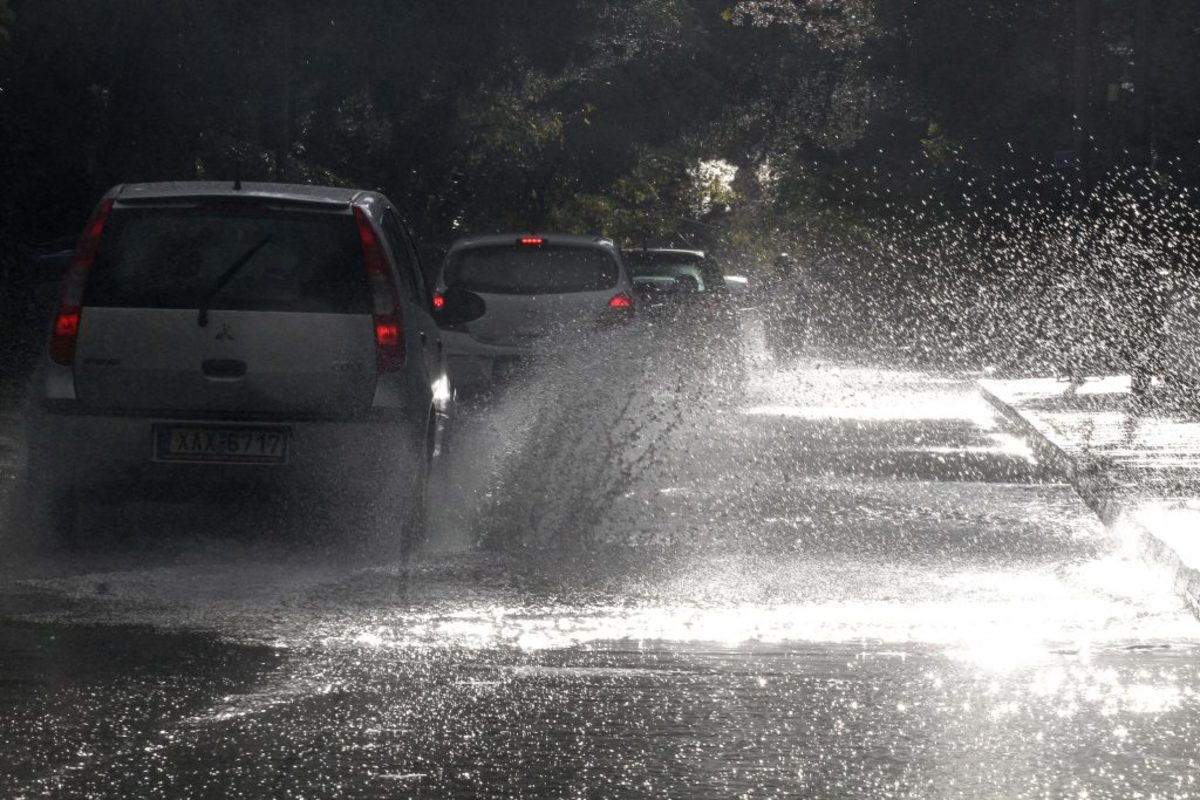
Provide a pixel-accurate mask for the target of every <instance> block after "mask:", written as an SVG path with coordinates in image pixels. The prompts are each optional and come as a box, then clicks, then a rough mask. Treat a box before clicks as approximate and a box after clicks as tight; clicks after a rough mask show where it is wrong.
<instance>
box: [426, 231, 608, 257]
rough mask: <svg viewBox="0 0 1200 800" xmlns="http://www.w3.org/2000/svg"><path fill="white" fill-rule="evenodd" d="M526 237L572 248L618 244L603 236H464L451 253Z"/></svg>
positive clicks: (504, 243) (523, 233) (551, 234)
mask: <svg viewBox="0 0 1200 800" xmlns="http://www.w3.org/2000/svg"><path fill="white" fill-rule="evenodd" d="M525 236H536V237H538V238H541V239H545V240H546V241H547V242H549V243H550V244H560V245H567V246H570V247H588V246H591V247H605V248H612V249H614V250H615V249H616V247H617V246H616V244H615V243H614V242H613V240H612V239H606V238H605V237H603V236H586V235H580V234H575V233H529V232H528V231H525V232H516V233H490V234H487V235H485V236H464V237H462V238H461V239H458V240H457V241H455V242H454V244H452V245H450V251H451V252H453V251H455V250H463V249H465V248H468V247H499V246H503V245H511V244H515V243H516V241H517V240H518V239H520V238H522V237H525Z"/></svg>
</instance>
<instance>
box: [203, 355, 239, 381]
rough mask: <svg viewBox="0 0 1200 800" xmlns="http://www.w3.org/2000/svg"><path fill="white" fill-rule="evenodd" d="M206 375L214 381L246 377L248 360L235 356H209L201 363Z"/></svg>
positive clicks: (235, 379) (236, 379)
mask: <svg viewBox="0 0 1200 800" xmlns="http://www.w3.org/2000/svg"><path fill="white" fill-rule="evenodd" d="M200 371H201V372H203V373H204V377H206V378H209V379H210V380H214V381H238V380H241V379H242V378H244V377H246V362H245V361H238V360H237V359H235V358H209V359H205V360H204V361H203V362H202V363H201V364H200Z"/></svg>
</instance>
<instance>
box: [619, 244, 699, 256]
mask: <svg viewBox="0 0 1200 800" xmlns="http://www.w3.org/2000/svg"><path fill="white" fill-rule="evenodd" d="M621 252H622V253H625V254H627V255H631V256H632V255H642V254H646V255H651V256H666V257H668V258H678V259H685V258H698V259H703V258H706V256H705V255H704V251H703V250H683V249H680V248H676V247H625V248H622V250H621Z"/></svg>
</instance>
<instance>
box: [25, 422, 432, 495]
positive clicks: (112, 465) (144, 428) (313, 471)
mask: <svg viewBox="0 0 1200 800" xmlns="http://www.w3.org/2000/svg"><path fill="white" fill-rule="evenodd" d="M160 425H180V426H195V427H204V428H210V429H226V428H229V429H233V428H241V427H251V428H254V429H264V428H268V429H275V430H286V431H287V436H288V452H287V459H286V461H285V462H284V463H278V464H276V463H233V462H230V461H227V460H219V461H212V462H206V463H191V462H174V461H170V462H168V461H162V460H158V458H157V454H156V445H155V430H156V426H160ZM422 441H423V439H422V438H421V437H420V436H418V435H416V432H415V431H414V430H413V427H412V426H411V425H410V424H408V423H406V422H402V421H394V420H388V421H377V420H369V421H311V420H302V421H289V420H279V421H272V422H266V423H264V422H261V421H253V422H251V421H247V422H239V421H213V420H208V419H205V420H195V419H187V418H171V417H142V416H102V415H88V414H59V413H54V412H51V411H45V410H43V411H40V412H38V413H35V414H33V415H32V418H31V420H30V424H29V431H28V449H29V458H28V464H29V474H30V477H31V478H32V479H33V480H34V481H35V482H36V483H39V484H46V485H51V486H55V487H59V488H62V487H71V488H78V489H89V488H94V489H108V490H111V491H114V492H116V491H119V490H121V489H129V488H132V489H133V490H135V491H151V490H153V491H163V490H176V491H178V492H179V493H181V494H187V493H191V492H205V493H211V492H215V491H220V490H222V489H223V488H226V489H227V488H229V487H239V488H242V489H253V488H256V487H259V488H263V489H275V488H286V489H296V490H299V491H304V492H314V493H319V494H320V495H324V496H331V497H332V496H334V495H336V494H339V493H341V492H343V491H351V490H353V491H354V492H355V493H356V494H357V493H360V491H361V490H366V491H369V490H370V489H371V487H372V486H377V485H381V483H382V481H381V476H388V475H395V474H397V471H408V470H411V469H413V468H414V465H415V463H416V462H415V458H417V457H419V456H420V454H421V452H422V448H421V445H420V442H422Z"/></svg>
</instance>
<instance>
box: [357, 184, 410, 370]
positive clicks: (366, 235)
mask: <svg viewBox="0 0 1200 800" xmlns="http://www.w3.org/2000/svg"><path fill="white" fill-rule="evenodd" d="M354 221H355V223H356V224H357V226H358V238H359V241H360V242H362V249H363V261H364V262H366V266H367V279H368V280H369V282H370V284H371V315H372V319H373V321H374V324H375V367H376V369H378V370H379V371H380V372H399V371H400V370H402V369H404V320H403V319H402V318H401V316H400V300H399V294H398V293H397V292H396V287H395V285H394V284H393V283H392V277H391V275H389V274H388V269H387V261H386V259H385V258H384V254H383V246H382V245H381V244H380V242H379V235H378V234H377V233H376V232H375V228H374V227H373V226H372V225H371V220H370V218H369V217H367V212H365V211H363V210H362V208H360V207H359V206H355V207H354Z"/></svg>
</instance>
